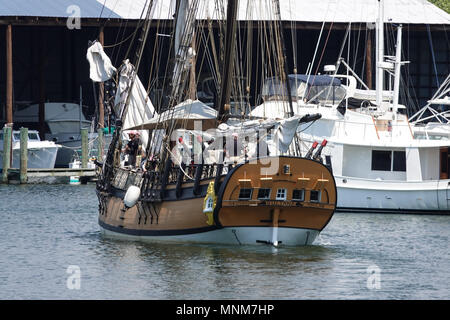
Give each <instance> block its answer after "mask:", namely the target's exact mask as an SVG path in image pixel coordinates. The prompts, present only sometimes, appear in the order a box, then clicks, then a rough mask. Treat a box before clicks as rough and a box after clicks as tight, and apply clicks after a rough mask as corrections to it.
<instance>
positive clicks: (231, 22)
mask: <svg viewBox="0 0 450 320" xmlns="http://www.w3.org/2000/svg"><path fill="white" fill-rule="evenodd" d="M237 5H238V0H228V5H227V28H226V35H225V59H224V60H223V64H222V82H221V88H220V94H219V97H218V101H217V106H218V113H217V120H218V121H219V122H224V121H226V120H227V118H228V116H229V111H230V94H231V81H232V79H233V68H234V56H235V52H234V49H235V48H234V46H235V39H236V36H235V34H236V15H237Z"/></svg>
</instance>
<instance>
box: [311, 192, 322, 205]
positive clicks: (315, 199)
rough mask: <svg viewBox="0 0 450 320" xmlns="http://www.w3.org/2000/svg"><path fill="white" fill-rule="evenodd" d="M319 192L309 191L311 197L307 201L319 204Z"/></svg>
mask: <svg viewBox="0 0 450 320" xmlns="http://www.w3.org/2000/svg"><path fill="white" fill-rule="evenodd" d="M320 195H321V194H320V190H311V195H310V198H309V200H310V201H311V202H320Z"/></svg>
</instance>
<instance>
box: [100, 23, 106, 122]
mask: <svg viewBox="0 0 450 320" xmlns="http://www.w3.org/2000/svg"><path fill="white" fill-rule="evenodd" d="M98 40H99V42H100V44H101V45H102V47H103V45H104V44H105V38H104V33H103V26H101V27H100V34H99V36H98ZM104 91H105V86H104V84H103V82H100V83H99V85H98V129H103V128H104V127H105V108H104V106H103V99H104Z"/></svg>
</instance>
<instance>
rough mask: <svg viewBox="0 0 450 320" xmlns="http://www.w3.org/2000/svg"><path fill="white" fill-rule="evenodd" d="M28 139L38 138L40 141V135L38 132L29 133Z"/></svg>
mask: <svg viewBox="0 0 450 320" xmlns="http://www.w3.org/2000/svg"><path fill="white" fill-rule="evenodd" d="M28 140H37V141H40V139H39V135H38V134H37V133H36V132H31V133H28Z"/></svg>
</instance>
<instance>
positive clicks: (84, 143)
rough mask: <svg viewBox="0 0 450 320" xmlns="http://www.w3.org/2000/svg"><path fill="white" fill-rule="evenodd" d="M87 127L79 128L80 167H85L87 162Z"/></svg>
mask: <svg viewBox="0 0 450 320" xmlns="http://www.w3.org/2000/svg"><path fill="white" fill-rule="evenodd" d="M88 156H89V155H88V129H87V128H84V129H81V168H83V169H86V168H87V163H88Z"/></svg>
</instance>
